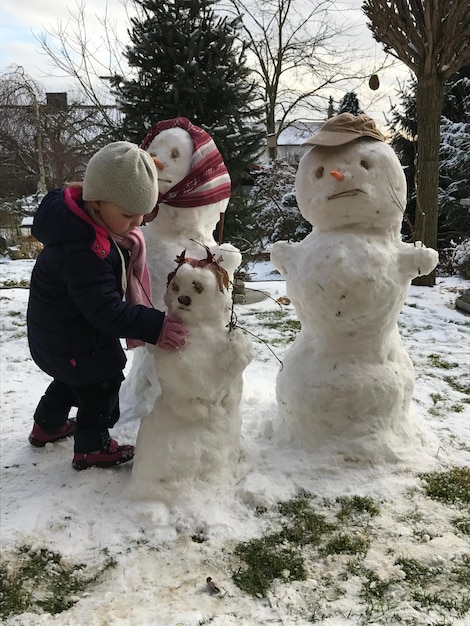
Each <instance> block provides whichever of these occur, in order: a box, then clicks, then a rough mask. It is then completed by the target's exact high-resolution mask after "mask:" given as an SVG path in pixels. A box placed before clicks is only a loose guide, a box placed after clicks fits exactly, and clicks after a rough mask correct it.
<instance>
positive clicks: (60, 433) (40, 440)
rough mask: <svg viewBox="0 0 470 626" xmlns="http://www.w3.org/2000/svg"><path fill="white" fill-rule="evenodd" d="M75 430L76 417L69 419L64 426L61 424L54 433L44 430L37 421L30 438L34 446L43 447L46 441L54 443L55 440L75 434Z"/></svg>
mask: <svg viewBox="0 0 470 626" xmlns="http://www.w3.org/2000/svg"><path fill="white" fill-rule="evenodd" d="M74 432H75V420H74V419H70V420H67V421H66V422H65V424H63V426H61V427H60V428H59V429H58V430H55V431H54V432H53V433H46V432H44V431H43V429H42V428H41V427H40V426H38V424H36V423H35V424H34V426H33V430H32V431H31V433H30V435H29V437H28V440H29V443H30V444H31V445H32V446H35V447H36V448H43V447H44V446H45V445H46V443H54V441H59V440H60V439H66V438H67V437H70V436H71V435H73V434H74Z"/></svg>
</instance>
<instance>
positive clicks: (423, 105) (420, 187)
mask: <svg viewBox="0 0 470 626" xmlns="http://www.w3.org/2000/svg"><path fill="white" fill-rule="evenodd" d="M443 102H444V82H443V81H442V80H440V78H439V77H438V76H437V75H436V74H434V73H432V74H426V75H423V76H418V77H417V89H416V112H417V118H418V156H417V164H416V217H415V225H414V227H415V237H416V240H417V241H422V242H423V243H424V245H425V246H426V247H428V248H437V215H438V213H437V209H438V189H439V147H440V124H441V113H442V106H443ZM413 284H415V285H425V286H429V287H432V286H433V285H435V284H436V272H435V270H434V271H432V272H431V273H430V274H428V275H427V276H418V277H417V278H415V280H414V281H413Z"/></svg>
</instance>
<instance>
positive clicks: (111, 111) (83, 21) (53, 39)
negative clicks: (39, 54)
mask: <svg viewBox="0 0 470 626" xmlns="http://www.w3.org/2000/svg"><path fill="white" fill-rule="evenodd" d="M97 19H98V22H99V24H100V26H101V28H100V36H99V38H98V39H96V37H95V38H92V37H90V35H89V32H88V30H87V22H88V16H87V13H86V3H85V2H84V0H77V4H76V10H75V12H72V11H70V18H69V19H68V20H67V21H58V23H57V28H56V29H54V30H50V31H48V30H45V31H44V32H43V33H41V34H40V35H39V36H38V38H37V39H38V41H39V43H40V45H41V48H42V49H43V51H44V52H45V53H46V54H47V55H48V57H49V59H50V61H51V63H52V65H53V66H55V67H56V68H57V69H59V70H61V71H62V72H64V74H65V75H66V76H67V77H69V78H72V79H73V80H74V81H75V83H76V85H77V87H78V91H79V93H80V94H81V95H82V96H83V97H84V99H85V100H86V102H87V103H88V104H89V105H91V106H93V107H95V109H96V110H99V111H100V112H101V115H102V117H103V122H104V123H105V124H106V125H107V126H108V129H109V131H110V132H111V134H113V135H114V138H115V139H121V137H120V134H119V126H120V122H121V120H120V117H119V115H118V109H117V107H115V106H114V105H113V104H109V102H110V97H111V94H110V89H109V78H110V77H112V76H113V77H114V76H116V75H121V76H122V75H125V70H124V69H123V67H122V63H123V60H124V56H123V54H122V52H123V44H122V42H121V39H120V37H119V35H118V33H117V28H116V23H115V21H113V19H112V18H111V16H110V15H109V14H108V11H107V9H106V11H105V13H104V15H103V16H102V17H97Z"/></svg>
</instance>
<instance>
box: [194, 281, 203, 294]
mask: <svg viewBox="0 0 470 626" xmlns="http://www.w3.org/2000/svg"><path fill="white" fill-rule="evenodd" d="M193 287H194V291H196V292H197V293H202V292H203V291H204V287H203V286H202V284H201V283H200V282H199V281H198V280H195V281H193Z"/></svg>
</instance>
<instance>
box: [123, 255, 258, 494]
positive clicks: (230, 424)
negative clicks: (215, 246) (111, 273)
mask: <svg viewBox="0 0 470 626" xmlns="http://www.w3.org/2000/svg"><path fill="white" fill-rule="evenodd" d="M185 255H186V251H183V253H182V254H181V255H179V256H178V258H177V262H178V265H177V267H176V269H175V270H174V271H173V272H172V273H171V274H170V275H169V277H168V281H169V282H168V288H167V291H166V294H165V303H166V305H167V307H168V313H169V314H170V315H174V316H178V317H179V318H180V319H182V320H183V321H184V323H185V325H186V327H187V329H188V338H187V342H186V346H185V347H184V349H181V350H177V351H173V352H168V351H165V350H161V349H160V348H157V349H156V350H157V352H158V356H157V358H156V359H155V366H156V371H157V375H158V378H159V381H160V386H161V394H160V395H159V396H158V398H157V399H156V401H155V405H154V407H153V409H152V410H151V412H150V413H149V414H148V415H147V416H146V417H145V418H144V419H143V420H142V422H141V426H140V429H139V433H138V436H137V443H136V456H135V460H134V466H133V470H132V478H133V490H134V494H135V495H136V496H138V497H142V496H143V497H146V498H156V499H159V500H162V501H165V502H167V503H171V502H175V501H177V500H178V498H183V497H185V496H188V494H190V493H191V491H192V490H193V489H201V488H204V487H210V486H215V487H216V488H217V485H219V486H220V485H221V484H223V485H224V486H226V485H227V484H229V483H230V481H231V480H233V478H234V477H235V476H236V467H237V463H238V459H239V455H240V432H241V417H240V412H239V404H240V399H241V394H242V387H243V371H244V369H245V368H246V366H247V365H248V364H249V363H250V361H251V360H252V358H253V351H252V347H251V344H250V342H249V341H248V340H247V339H246V337H245V335H244V334H243V332H242V331H241V330H240V329H238V328H235V327H234V325H232V324H231V323H230V318H231V305H232V302H231V297H230V294H229V290H228V288H229V276H228V272H227V271H226V270H225V269H224V268H223V267H222V266H221V265H220V262H219V259H216V258H215V256H214V255H213V254H212V253H211V252H210V250H209V248H208V247H207V248H206V257H205V258H204V259H192V258H188V257H186V256H185Z"/></svg>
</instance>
